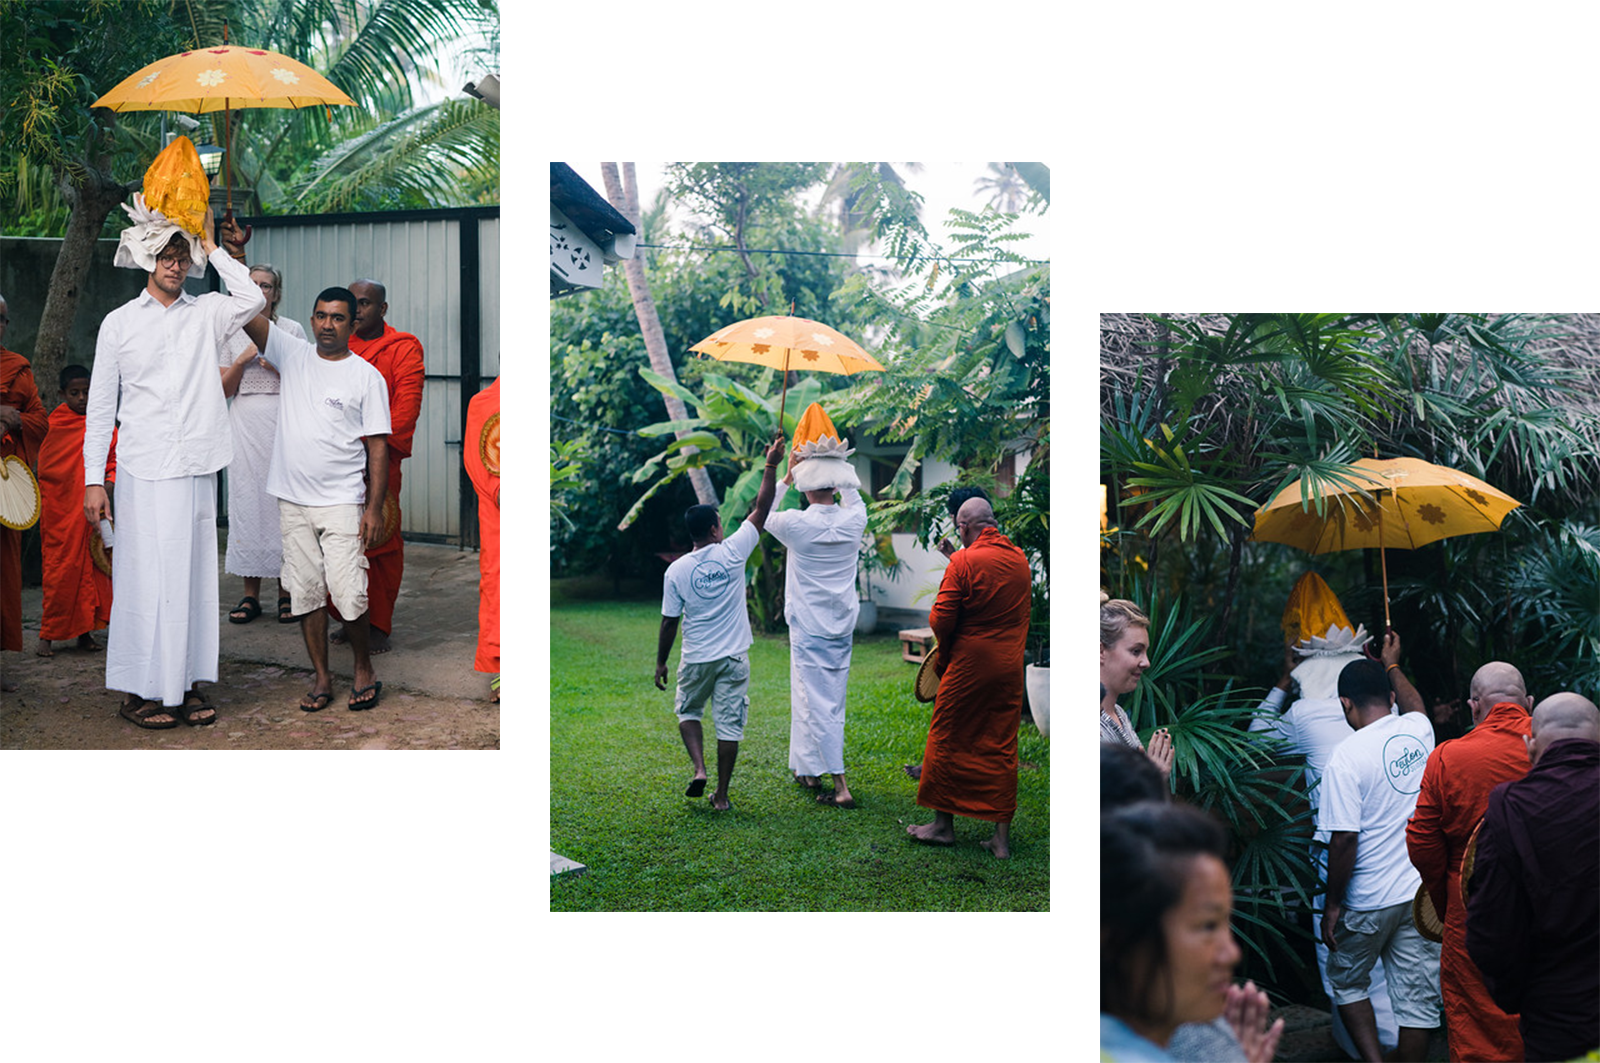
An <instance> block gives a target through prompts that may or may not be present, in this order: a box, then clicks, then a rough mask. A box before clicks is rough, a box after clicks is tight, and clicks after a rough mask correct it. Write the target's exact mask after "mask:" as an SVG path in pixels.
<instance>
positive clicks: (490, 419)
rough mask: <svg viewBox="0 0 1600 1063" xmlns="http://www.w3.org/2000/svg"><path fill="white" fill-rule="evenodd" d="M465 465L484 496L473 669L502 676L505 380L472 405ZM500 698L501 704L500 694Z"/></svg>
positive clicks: (464, 447)
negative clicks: (502, 396) (502, 398)
mask: <svg viewBox="0 0 1600 1063" xmlns="http://www.w3.org/2000/svg"><path fill="white" fill-rule="evenodd" d="M461 439H462V447H461V454H462V461H463V463H464V464H465V465H466V468H467V476H468V477H469V478H470V479H471V480H472V486H473V488H474V489H475V490H476V491H477V492H478V653H477V656H476V657H474V658H473V661H472V667H473V668H474V669H475V670H477V671H479V672H492V673H494V674H495V675H497V676H498V674H499V672H500V381H499V380H498V379H496V380H495V382H494V383H493V384H490V385H489V386H488V387H486V388H484V389H483V390H482V391H480V392H478V393H477V394H476V395H474V396H473V397H472V400H471V401H470V402H468V403H467V427H466V430H465V431H463V432H462V434H461ZM495 700H496V701H499V700H500V697H499V694H498V693H497V694H496V695H495Z"/></svg>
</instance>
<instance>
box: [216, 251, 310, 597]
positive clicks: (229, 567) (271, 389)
mask: <svg viewBox="0 0 1600 1063" xmlns="http://www.w3.org/2000/svg"><path fill="white" fill-rule="evenodd" d="M250 279H251V280H253V281H255V282H256V284H258V285H260V287H261V292H262V294H263V295H265V296H266V297H267V309H266V314H267V317H268V318H269V319H270V320H271V321H272V323H273V324H275V325H277V326H278V327H279V328H281V329H283V330H284V331H285V332H287V333H290V334H291V335H294V336H297V337H299V338H300V339H305V335H306V334H305V330H304V329H302V328H301V327H300V325H299V324H298V323H297V322H295V321H294V320H293V319H292V318H282V319H279V317H278V300H279V299H281V298H283V274H282V273H280V272H279V271H278V270H277V269H275V268H273V267H272V266H269V265H267V264H266V263H262V264H260V265H256V266H251V267H250ZM257 354H258V352H257V351H256V348H255V345H254V344H252V343H251V342H250V341H249V339H247V338H246V337H245V335H244V333H243V332H239V333H237V334H236V335H235V336H234V337H232V338H230V344H229V346H228V347H227V348H226V349H225V350H224V352H223V358H224V362H223V368H222V390H223V393H224V394H226V395H227V396H228V397H229V398H230V399H231V400H232V401H231V402H230V403H229V404H228V416H229V420H230V422H231V424H232V427H233V461H232V463H231V464H229V466H228V551H227V555H226V557H225V558H224V560H223V566H222V567H223V569H224V571H226V572H228V573H229V574H230V575H234V576H242V577H244V597H243V598H242V599H241V600H240V602H239V604H238V605H237V606H236V607H235V608H234V610H233V611H232V612H230V613H229V614H228V620H229V621H231V622H232V623H235V624H248V623H249V622H250V621H252V620H254V619H255V618H256V617H258V616H260V615H261V581H262V579H264V578H269V577H270V578H272V579H277V578H278V573H279V570H280V569H281V568H282V567H283V541H282V539H281V538H280V536H279V532H278V500H277V499H275V498H273V497H272V496H271V495H269V494H267V490H266V487H267V467H268V466H269V465H270V464H271V463H272V441H273V437H274V436H276V435H277V431H278V373H277V370H275V369H272V368H270V367H269V366H268V365H267V364H266V363H265V362H263V361H261V360H260V358H258V357H257ZM278 622H279V623H281V624H287V623H293V622H294V617H293V616H291V615H290V614H289V598H288V596H287V595H286V594H284V592H283V586H282V584H279V586H278Z"/></svg>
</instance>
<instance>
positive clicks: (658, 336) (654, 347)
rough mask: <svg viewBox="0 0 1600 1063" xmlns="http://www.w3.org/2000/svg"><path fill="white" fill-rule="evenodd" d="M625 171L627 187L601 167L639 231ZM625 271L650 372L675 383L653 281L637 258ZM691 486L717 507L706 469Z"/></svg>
mask: <svg viewBox="0 0 1600 1063" xmlns="http://www.w3.org/2000/svg"><path fill="white" fill-rule="evenodd" d="M623 169H624V172H625V174H626V185H624V182H623V181H622V180H619V179H618V176H617V164H616V163H614V162H603V163H601V164H600V172H601V174H602V176H603V177H604V178H605V183H606V198H607V199H609V200H610V201H611V205H612V206H613V207H615V208H616V209H617V211H618V212H619V213H621V214H622V216H623V217H625V218H627V219H628V220H629V221H631V222H633V227H634V228H635V229H638V228H640V226H641V221H640V218H641V215H640V213H639V186H638V184H637V183H636V182H635V180H634V174H633V163H631V162H629V163H624V164H623ZM622 270H623V274H624V276H626V277H627V278H628V294H629V295H631V296H633V313H634V316H635V317H636V318H638V320H639V331H640V333H641V334H642V335H643V336H644V349H645V353H646V354H648V355H649V356H650V368H651V369H654V370H655V371H656V372H657V373H660V374H661V375H662V376H664V377H666V378H667V379H668V380H670V381H672V382H674V383H676V382H677V380H678V374H677V373H676V372H675V371H674V370H673V368H672V357H671V355H670V354H669V353H668V352H667V337H666V333H665V332H663V331H662V329H661V317H660V315H659V314H657V313H656V303H655V300H654V299H653V298H652V297H651V295H650V280H649V278H647V277H646V276H645V275H644V259H643V258H641V257H639V256H637V255H635V256H634V257H633V258H629V259H624V260H623V263H622ZM662 400H663V401H664V402H665V403H666V406H667V417H668V418H669V419H671V420H674V421H682V420H686V419H687V418H688V416H689V411H688V409H686V408H685V407H684V405H683V401H682V400H681V399H679V398H678V397H677V396H676V395H663V396H662ZM684 435H685V433H683V432H679V433H678V436H679V438H682V437H683V436H684ZM692 452H696V450H695V448H692V447H685V448H684V453H692ZM689 482H690V483H691V484H693V485H694V494H695V497H696V498H698V499H699V500H700V502H701V503H702V504H703V505H709V506H714V505H716V504H717V492H716V489H715V488H714V487H712V486H711V474H710V473H708V472H706V470H704V469H690V470H689Z"/></svg>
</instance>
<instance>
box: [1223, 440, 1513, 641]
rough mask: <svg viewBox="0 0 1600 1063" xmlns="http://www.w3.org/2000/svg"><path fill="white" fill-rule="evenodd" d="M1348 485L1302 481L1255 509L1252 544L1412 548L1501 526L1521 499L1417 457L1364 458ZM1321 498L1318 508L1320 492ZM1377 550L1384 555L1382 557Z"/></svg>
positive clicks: (1317, 550)
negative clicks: (1314, 485)
mask: <svg viewBox="0 0 1600 1063" xmlns="http://www.w3.org/2000/svg"><path fill="white" fill-rule="evenodd" d="M1351 464H1352V472H1351V475H1350V476H1349V478H1348V479H1349V483H1347V484H1331V485H1326V486H1325V487H1324V488H1323V489H1321V490H1318V491H1315V492H1307V491H1305V490H1304V488H1303V485H1302V481H1300V480H1296V481H1295V482H1294V483H1292V484H1290V485H1289V486H1287V487H1285V488H1284V489H1283V490H1282V491H1279V492H1278V494H1277V496H1276V497H1274V498H1273V499H1272V501H1271V502H1268V503H1267V504H1266V505H1265V506H1263V507H1261V508H1260V509H1259V510H1257V511H1256V517H1255V530H1254V531H1253V532H1252V533H1251V536H1250V537H1251V538H1252V539H1253V540H1255V541H1256V542H1270V543H1286V544H1287V545H1289V546H1294V547H1298V548H1299V549H1301V550H1304V551H1306V552H1307V553H1312V554H1328V553H1334V552H1336V551H1339V550H1361V549H1368V548H1373V547H1376V548H1377V549H1378V550H1380V551H1382V550H1385V549H1388V548H1389V547H1398V548H1400V549H1403V550H1413V549H1416V548H1417V547H1419V546H1426V545H1427V544H1428V543H1432V542H1437V541H1439V540H1440V539H1449V538H1453V537H1454V536H1457V535H1475V534H1477V533H1479V532H1491V531H1499V530H1500V523H1501V521H1503V520H1505V517H1506V514H1507V513H1510V512H1511V511H1512V510H1513V509H1515V508H1517V506H1519V505H1521V504H1522V503H1520V502H1518V501H1517V500H1516V499H1514V498H1512V497H1511V496H1510V495H1508V494H1505V493H1504V492H1502V491H1499V490H1497V489H1495V488H1493V487H1490V486H1489V485H1488V484H1486V483H1484V482H1483V481H1482V480H1480V479H1478V478H1477V477H1475V476H1470V475H1468V474H1467V473H1464V472H1460V471H1458V470H1456V469H1449V468H1446V467H1444V466H1443V465H1433V464H1431V463H1429V462H1426V461H1422V460H1420V459H1418V458H1389V459H1379V458H1361V459H1359V460H1357V461H1355V462H1353V463H1351ZM1318 496H1321V497H1322V498H1323V499H1324V502H1323V511H1322V512H1321V513H1318V512H1317V509H1316V505H1317V498H1318ZM1380 556H1381V555H1380ZM1383 619H1384V624H1385V625H1386V626H1387V624H1388V622H1389V569H1388V564H1387V562H1385V563H1384V564H1383Z"/></svg>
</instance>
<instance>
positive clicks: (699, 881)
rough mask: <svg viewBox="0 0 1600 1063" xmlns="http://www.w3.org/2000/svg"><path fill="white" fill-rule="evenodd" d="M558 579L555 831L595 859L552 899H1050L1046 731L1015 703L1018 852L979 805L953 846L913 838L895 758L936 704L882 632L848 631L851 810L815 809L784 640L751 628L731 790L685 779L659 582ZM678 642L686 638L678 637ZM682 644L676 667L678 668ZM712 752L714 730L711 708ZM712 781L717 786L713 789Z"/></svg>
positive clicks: (908, 790)
mask: <svg viewBox="0 0 1600 1063" xmlns="http://www.w3.org/2000/svg"><path fill="white" fill-rule="evenodd" d="M579 587H580V585H577V584H568V583H566V581H557V582H555V583H553V584H552V587H551V599H552V601H551V630H550V661H551V676H550V746H551V748H550V791H551V792H550V847H551V848H552V849H553V850H554V851H556V852H558V853H560V854H561V855H562V856H565V857H567V858H569V859H572V860H576V861H578V862H579V863H581V864H585V865H587V867H588V869H589V870H588V871H587V872H586V873H584V874H582V875H577V876H573V875H563V876H560V877H558V878H555V879H553V880H552V881H551V884H550V906H551V908H552V909H553V910H556V911H1044V910H1046V909H1048V907H1049V901H1050V877H1049V876H1050V799H1049V790H1050V785H1049V782H1050V747H1049V742H1048V740H1047V739H1045V738H1043V737H1041V736H1040V735H1039V732H1038V731H1037V730H1036V729H1035V728H1034V727H1033V726H1032V724H1031V723H1029V722H1027V721H1026V720H1024V722H1023V724H1022V733H1021V738H1020V756H1021V762H1022V765H1021V771H1020V773H1019V774H1020V778H1019V785H1018V807H1017V815H1016V819H1015V821H1014V822H1013V824H1012V829H1011V848H1012V857H1011V859H1010V860H1009V861H999V860H995V859H994V858H993V857H991V856H990V855H989V854H988V853H987V852H986V851H984V850H983V849H981V848H979V846H978V842H979V841H980V840H981V839H983V838H986V837H988V836H989V834H990V833H991V831H992V829H993V828H992V826H991V825H990V824H989V823H987V822H981V821H978V820H971V819H963V818H959V817H958V818H957V820H956V845H955V847H954V848H949V849H945V848H938V847H933V846H924V845H919V844H917V843H915V842H912V841H911V840H910V839H909V838H907V837H906V834H905V827H906V825H907V824H908V823H922V822H927V821H928V820H930V819H931V818H932V813H931V812H929V811H928V810H927V809H924V808H921V807H919V806H918V805H917V803H916V784H915V783H913V782H912V781H911V780H910V779H908V778H907V777H906V775H905V773H904V772H903V771H902V770H901V766H902V765H904V764H907V763H913V762H917V761H920V760H921V759H922V748H923V743H924V741H925V739H926V738H927V723H928V716H929V713H930V711H931V709H932V706H931V705H923V704H920V703H919V702H917V701H916V700H915V699H914V698H913V697H912V696H911V682H912V678H913V676H914V675H915V668H914V666H913V665H911V664H908V663H906V662H905V661H902V660H901V659H900V646H899V643H898V642H896V641H895V640H894V639H893V638H892V637H891V636H886V635H879V636H874V637H871V638H865V639H862V638H858V639H857V641H856V645H855V654H854V657H853V659H852V663H851V669H850V693H849V702H848V706H849V709H848V712H849V721H848V723H847V724H846V725H845V762H846V769H847V771H848V778H849V781H850V790H851V792H852V794H853V795H854V796H855V799H856V803H857V807H856V808H855V809H854V810H843V809H833V808H825V807H822V806H819V805H817V804H816V803H815V801H814V800H813V799H812V795H811V793H810V792H809V791H806V790H803V789H801V788H800V787H799V786H798V785H796V784H795V782H794V781H793V775H792V773H791V772H790V771H789V766H788V763H789V650H788V644H787V641H786V640H785V639H784V638H783V637H781V636H780V637H775V638H764V637H760V636H757V638H756V642H755V645H754V646H753V647H752V648H751V651H750V672H751V678H750V718H749V721H748V723H747V725H746V728H745V736H744V741H743V742H742V743H740V747H739V762H738V765H737V767H736V768H735V769H734V775H733V782H732V784H731V785H730V787H729V798H730V800H731V801H732V802H733V806H734V807H733V810H732V811H731V812H726V813H715V812H713V811H712V810H711V806H710V804H709V803H708V802H707V801H706V799H705V798H704V797H702V798H698V799H690V798H686V797H684V796H683V789H684V787H685V785H687V783H688V781H689V776H690V774H691V769H690V766H689V758H688V755H687V754H686V753H685V752H684V750H683V743H682V742H681V741H680V740H679V738H678V727H677V721H676V719H675V718H674V716H673V714H672V701H673V694H672V691H671V690H670V684H669V690H667V691H660V690H657V689H656V688H655V684H654V683H653V682H652V675H653V672H654V668H655V647H656V635H657V631H658V628H659V626H660V623H661V609H660V599H659V597H652V598H635V599H633V600H628V601H616V600H603V599H599V598H590V597H586V596H585V595H584V594H582V593H581V592H580V589H579ZM680 646H681V643H680ZM677 658H678V651H677V648H674V650H673V655H672V672H671V678H672V680H673V681H674V682H675V681H676V677H677ZM705 727H706V739H707V747H708V748H707V751H706V752H707V768H708V770H709V772H710V774H711V776H712V780H713V782H712V785H713V787H714V786H715V777H716V760H715V757H716V744H715V741H714V740H713V736H712V733H711V724H710V718H709V715H708V716H707V719H706V724H705ZM708 793H709V790H708Z"/></svg>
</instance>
